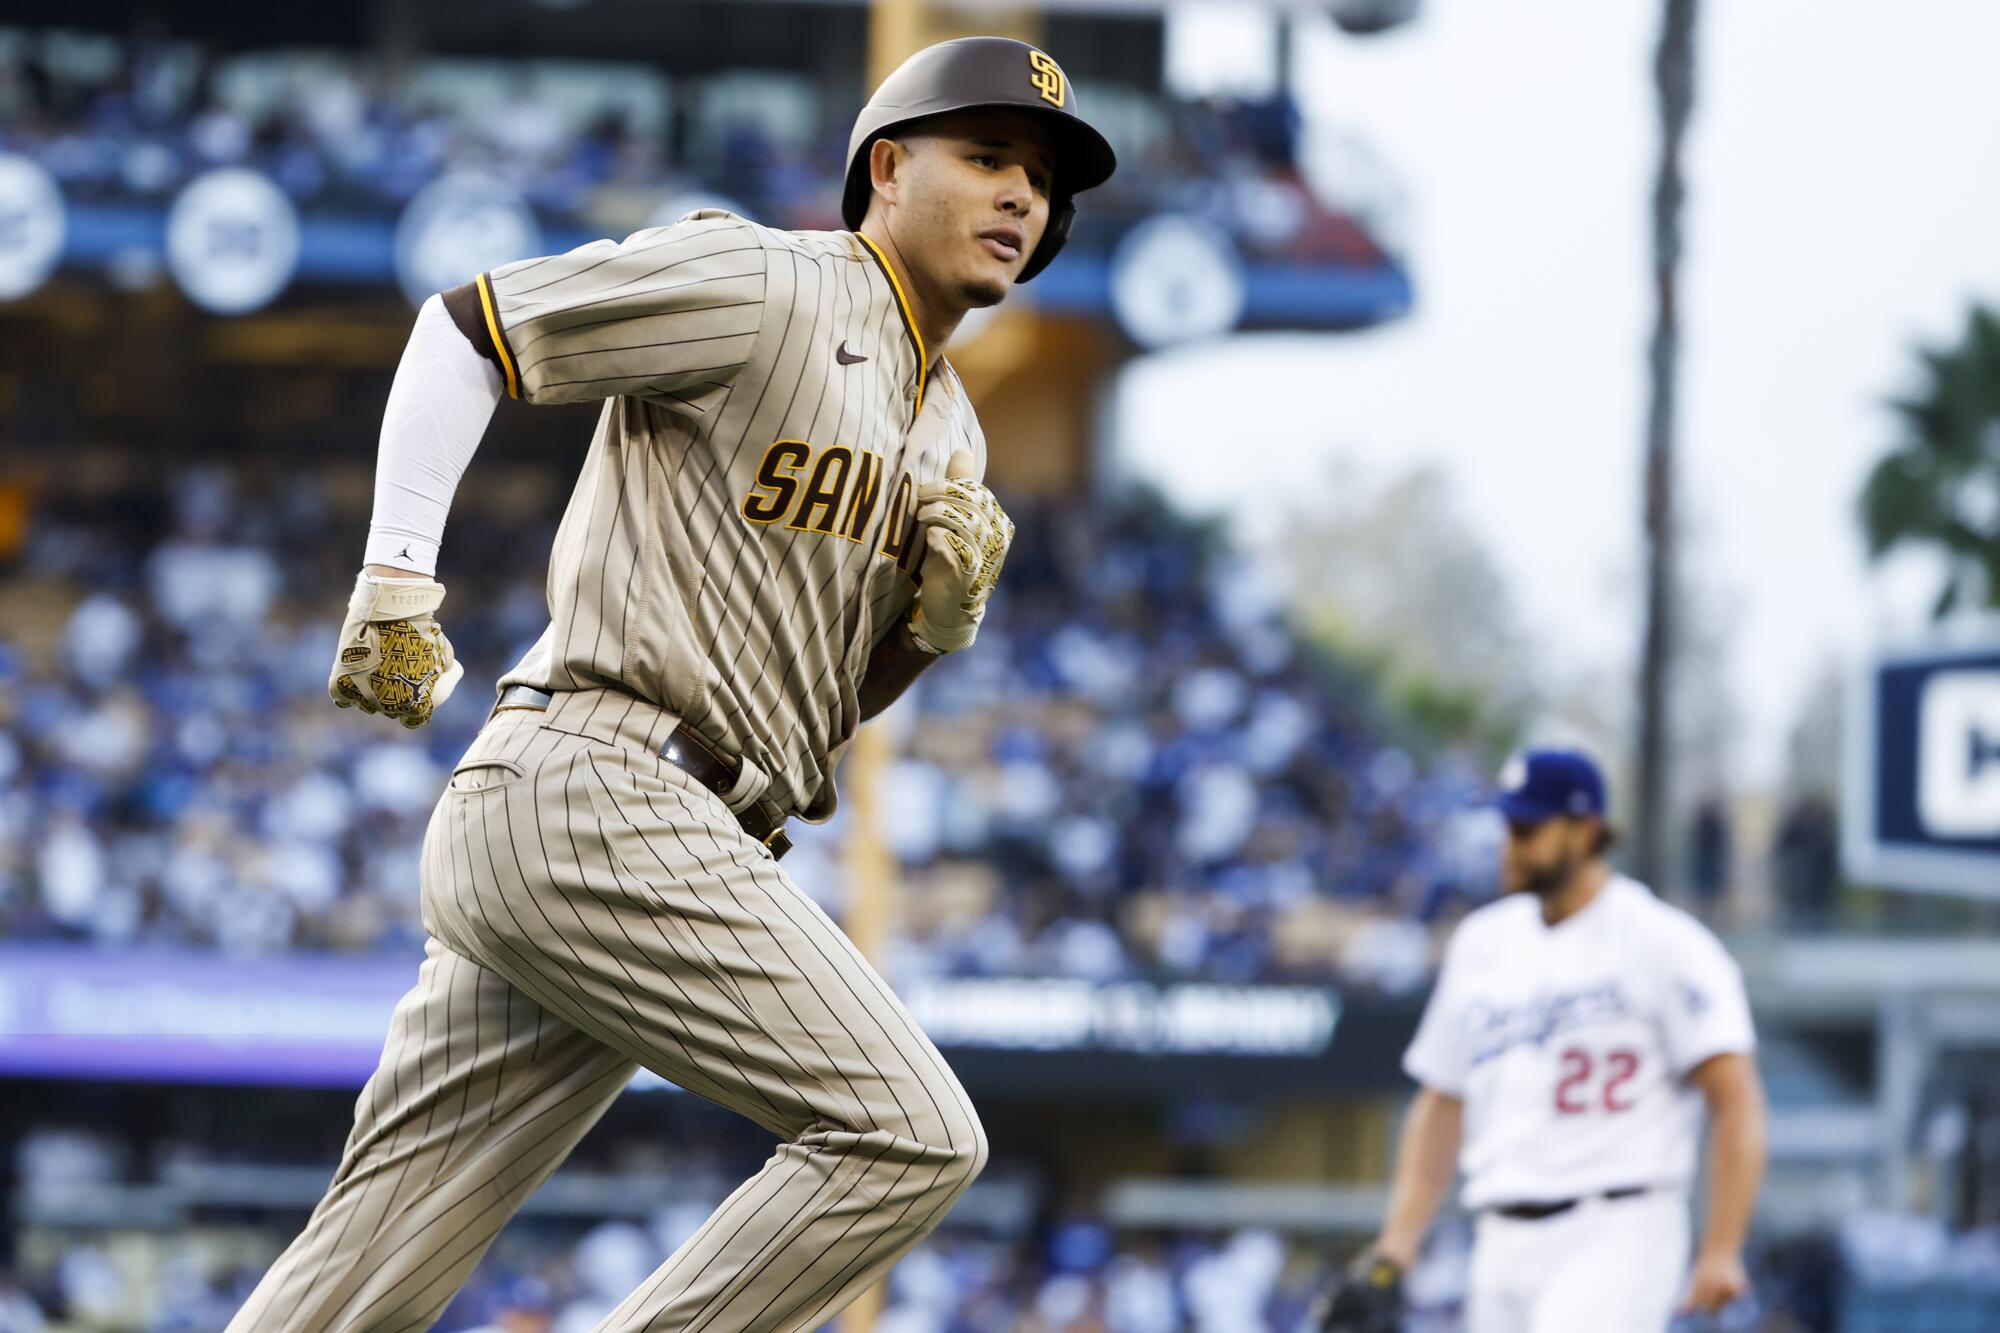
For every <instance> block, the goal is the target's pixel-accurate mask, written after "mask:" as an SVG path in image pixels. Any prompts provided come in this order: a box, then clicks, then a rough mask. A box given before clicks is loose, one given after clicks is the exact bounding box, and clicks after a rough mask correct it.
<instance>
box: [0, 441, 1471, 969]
mask: <svg viewBox="0 0 2000 1333" xmlns="http://www.w3.org/2000/svg"><path fill="white" fill-rule="evenodd" d="M475 471H476V470H475ZM473 489H474V488H471V487H468V496H467V497H463V498H462V500H461V505H460V508H459V510H458V511H457V512H455V515H454V519H453V523H452V528H451V532H450V535H449V537H448V539H447V547H446V553H445V557H444V562H443V567H442V569H441V571H440V572H441V577H442V578H443V579H444V581H445V582H446V584H447V586H448V587H449V588H450V589H451V595H450V599H449V600H448V601H447V603H446V606H445V610H444V617H443V618H444V624H445V625H446V627H447V628H448V630H449V631H450V633H451V635H452V637H453V641H454V643H455V644H456V645H457V647H458V649H459V651H460V654H461V657H462V658H463V659H464V660H465V661H466V662H467V664H468V683H467V684H466V685H465V686H464V687H462V690H461V693H460V694H458V695H457V696H456V697H454V698H453V699H452V700H451V702H450V703H448V704H447V705H446V706H445V707H444V708H443V709H441V710H440V712H439V715H438V717H437V719H436V720H434V722H433V723H432V724H431V725H430V726H429V727H427V728H425V729H423V730H422V731H419V732H411V731H406V730H404V729H402V728H399V727H395V726H393V725H390V724H388V723H386V722H383V721H381V720H379V719H370V718H366V717H363V716H360V715H358V714H354V713H347V712H341V711H339V710H336V709H334V708H332V707H331V706H330V705H329V704H328V702H327V700H326V696H325V680H326V671H327V663H328V661H329V656H328V654H329V645H330V643H331V641H332V638H333V636H334V634H335V632H336V630H337V619H336V618H337V616H338V613H339V610H340V608H341V606H342V605H343V604H344V596H345V590H346V586H347V584H348V583H349V582H350V581H351V579H352V569H353V564H352V561H353V560H354V558H355V553H354V551H353V549H352V548H353V546H354V544H355V542H356V541H357V540H358V537H357V534H358V533H359V532H360V531H361V526H362V524H361V520H360V519H359V518H358V517H356V516H354V515H353V514H351V513H347V512H346V511H345V510H343V509H341V508H340V506H339V505H338V504H336V503H335V502H334V501H333V500H331V499H330V498H329V497H330V496H332V495H335V494H337V493H339V491H340V488H339V486H337V485H335V484H333V483H331V482H329V481H328V480H327V479H326V478H323V477H320V476H317V475H315V474H314V473H313V472H311V471H310V470H305V471H292V472H282V473H273V474H271V475H269V476H268V477H266V478H264V479H263V480H256V479H253V478H252V477H250V476H249V475H248V474H247V473H242V472H232V471H230V470H228V469H225V468H220V467H211V468H189V469H188V470H186V471H184V472H183V473H181V474H180V476H179V477H178V479H177V480H176V481H175V483H174V484H173V488H172V490H171V492H170V493H169V494H166V495H162V494H161V493H160V491H159V490H158V488H157V483H156V482H155V481H154V480H153V479H151V478H144V479H140V480H139V481H137V482H136V483H135V485H134V487H133V489H131V490H129V491H121V492H118V493H116V494H107V495H100V496H97V497H95V498H92V499H90V500H87V501H86V500H83V499H81V498H75V497H72V498H70V499H64V498H63V497H60V496H55V495H50V496H45V497H43V499H42V501H41V502H40V503H39V504H38V507H37V511H36V514H35V518H34V521H33V524H32V527H31V529H30V532H29V534H28V536H27V538H26V543H25V545H24V546H23V548H22V549H21V551H20V552H19V553H18V556H17V559H18V560H19V562H20V563H21V565H22V566H24V567H25V568H26V569H30V570H33V571H36V578H35V580H32V581H30V580H23V581H22V585H21V586H26V585H27V583H29V582H37V583H39V584H40V585H41V586H43V587H45V588H50V589H54V590H56V591H54V592H52V593H51V600H52V601H53V603H54V610H53V611H52V612H51V613H50V614H49V615H48V618H47V626H46V631H45V632H44V633H42V634H41V635H40V636H39V637H38V638H36V639H33V640H31V639H30V638H29V637H28V635H27V626H28V625H29V624H30V623H31V621H32V617H31V616H29V615H27V613H25V612H24V613H22V614H21V615H20V616H19V617H17V623H16V632H15V634H14V636H13V637H12V638H11V639H10V640H9V641H8V642H7V643H6V644H5V646H4V647H0V834H4V836H0V935H4V936H5V937H7V938H12V939H24V938H27V939H33V938H70V939H81V940H88V941H92V942H96V943H101V944H104V945H121V944H133V943H145V944H165V945H181V946H191V947H197V948H216V949H220V950H223V951H227V952H230V953H234V954H258V953H268V952H273V951H282V950H287V949H320V950H338V951H353V950H371V949H396V948H414V947H415V946H416V945H417V944H418V942H419V941H420V940H421V931H422V928H421V924H420V921H419V919H418V915H417V893H416V886H417V862H418V852H419V848H420V845H421V840H422V837H423V832H424V827H425V824H426V821H427V819H428V816H429V811H430V808H431V805H432V803H433V801H434V800H435V797H436V793H437V792H438V790H439V788H440V787H441V786H442V784H443V781H444V779H445V776H446V774H447V773H448V772H449V767H450V765H451V764H452V763H453V762H454V761H455V759H456V757H457V755H458V754H459V753H460V752H461V751H462V749H463V747H464V746H465V745H466V744H467V743H468V741H469V739H470V737H471V736H472V734H473V733H474V732H475V731H476V729H477V728H478V726H479V724H480V723H481V721H482V720H483V718H484V713H485V709H486V707H487V706H488V704H489V703H490V700H491V694H490V690H491V687H492V683H493V682H494V681H495V680H496V679H497V677H498V675H499V673H500V672H501V671H502V670H503V669H504V668H505V667H506V666H507V665H508V664H509V663H511V661H512V660H513V659H514V657H515V656H516V655H517V654H518V653H519V651H520V650H521V649H522V648H523V647H524V646H525V645H526V644H527V643H529V642H531V641H532V640H533V638H534V637H535V636H536V635H537V634H539V632H540V631H541V628H542V626H543V625H544V624H545V623H546V613H545V610H544V607H543V602H542V590H541V579H542V572H543V565H542V560H543V555H544V553H545V552H546V550H547V547H548V540H547V539H548V536H549V534H550V532H551V531H552V529H551V527H550V526H548V525H549V524H550V523H552V519H551V518H549V517H546V516H544V517H540V518H534V519H523V518H521V517H519V516H508V517H505V518H503V517H501V516H500V515H499V514H497V513H494V512H482V510H481V508H480V502H479V500H478V499H477V498H476V496H475V495H473V494H471V492H472V491H473ZM336 515H344V516H342V517H336ZM1020 516H1021V520H1022V535H1021V537H1020V539H1019V540H1018V542H1017V544H1016V548H1015V554H1014V556H1013V558H1012V559H1011V560H1010V562H1009V568H1008V571H1007V574H1006V576H1005V578H1004V579H1003V580H1002V593H1001V596H1000V598H999V599H998V600H997V602H996V604H995V607H994V608H993V610H992V613H991V615H990V617H989V620H988V622H987V626H986V628H985V630H984V631H983V633H982V635H981V640H980V643H979V645H978V646H977V649H976V650H975V651H973V652H970V653H968V654H966V655H965V656H964V657H963V658H962V659H958V660H954V661H951V662H948V663H945V664H943V665H941V666H940V667H939V668H938V669H936V670H934V671H932V672H931V673H929V674H928V675H927V676H926V677H925V678H924V679H923V680H921V681H920V682H919V684H918V687H917V689H916V690H915V691H914V692H913V694H912V696H911V698H910V699H908V700H906V701H905V702H904V703H903V704H901V705H899V706H898V708H897V709H896V710H893V711H892V713H891V714H890V716H889V717H888V718H887V719H885V721H884V723H883V725H888V726H892V727H896V728H899V729H900V730H902V732H903V733H904V735H903V737H902V744H901V745H900V746H899V747H898V749H899V750H900V752H901V753H902V756H903V757H902V758H901V759H899V760H898V761H896V762H894V763H893V764H892V765H890V766H889V767H888V769H887V770H886V772H885V774H884V777H883V781H884V783H885V791H884V803H885V805H886V806H887V808H889V809H891V810H893V811H894V818H893V819H891V820H887V821H884V823H885V824H886V825H887V827H885V828H884V829H883V833H884V835H885V837H886V838H887V839H888V841H889V844H890V849H891V850H892V851H893V853H894V854H895V855H896V856H897V858H898V859H899V860H900V862H901V864H902V866H903V868H904V879H905V883H906V887H907V890H908V891H907V892H905V893H904V894H903V895H902V898H901V903H902V907H903V912H902V919H903V923H904V925H903V932H902V936H901V940H900V943H899V944H898V945H897V946H896V949H895V952H894V955H893V956H892V958H891V959H890V962H889V971H890V972H891V973H892V975H896V976H900V977H905V978H907V977H909V976H912V975H918V974H924V973H931V974H936V973H949V974H960V975H966V974H975V975H1013V974H1041V975H1055V976H1069V977H1081V978H1091V979H1113V978H1123V977H1151V978H1161V979H1173V978H1206V979H1214V980H1225V981H1239V982H1243V981H1256V980H1272V979H1282V978H1293V979H1302V980H1324V979H1330V978H1333V977H1336V976H1337V977H1339V978H1341V979H1343V980H1346V981H1349V982H1353V983H1359V984H1372V985H1376V986H1380V987H1384V988H1387V989H1390V990H1396V991H1405V990H1412V989H1414V988H1417V987H1419V986H1421V985H1422V984H1423V982H1424V981H1425V980H1426V979H1427V977H1428V975H1429V971H1430V968H1431V965H1432V962H1433V929H1432V927H1433V923H1438V922H1441V921H1444V920H1447V919H1449V918H1450V917H1451V916H1453V915H1454V914H1455V913H1456V911H1458V910H1459V909H1460V908H1462V907H1463V906H1464V905H1465V904H1467V903H1469V902H1472V901H1476V900H1478V899H1480V898H1482V897H1484V896H1485V895H1486V894H1488V893H1489V892H1490V891H1491V887H1492V886H1491V880H1492V875H1493V871H1494V866H1495V858H1496V850H1495V846H1494V844H1493V841H1492V839H1493V838H1494V837H1495V836H1496V834H1497V830H1496V827H1495V826H1494V824H1493V823H1492V821H1491V819H1490V816H1487V815H1482V814H1481V813H1480V812H1478V811H1477V810H1475V809H1474V808H1473V803H1474V801H1475V799H1476V797H1477V795H1478V792H1479V790H1480V777H1479V774H1478V769H1477V766H1476V765H1475V764H1474V763H1473V761H1472V760H1471V759H1470V758H1469V757H1465V756H1457V755H1454V754H1452V753H1450V752H1446V753H1444V754H1443V755H1441V756H1439V757H1437V758H1435V759H1433V760H1430V761H1429V762H1427V763H1419V762H1418V761H1417V760H1415V759H1413V758H1412V756H1411V754H1410V753H1409V752H1406V751H1405V750H1404V749H1402V748H1399V747H1398V746H1397V745H1395V744H1393V743H1391V742H1390V741H1388V740H1387V739H1386V736H1387V734H1388V732H1387V724H1386V723H1385V722H1383V721H1382V720H1380V719H1375V718H1371V717H1370V716H1369V714H1368V711H1367V704H1366V701H1367V700H1368V699H1369V698H1370V697H1371V696H1370V693H1369V692H1368V691H1367V690H1366V689H1365V688H1363V687H1362V685H1361V684H1360V683H1359V682H1358V681H1345V682H1344V681H1343V680H1342V679H1341V678H1340V677H1339V676H1338V675H1337V674H1335V673H1334V672H1333V670H1332V669H1331V668H1329V667H1325V666H1322V665H1319V664H1315V663H1314V662H1312V661H1310V660H1309V659H1308V657H1307V655H1306V654H1305V653H1303V652H1302V651H1301V649H1300V647H1299V645H1298V644H1297V643H1296V642H1295V640H1294V639H1293V638H1292V636H1291V635H1290V634H1289V633H1288V632H1287V631H1286V629H1285V627H1284V622H1283V619H1282V616H1281V614H1280V610H1279V608H1278V606H1277V605H1276V599H1275V596H1274V594H1273V592H1272V590H1271V589H1270V588H1269V587H1268V586H1265V585H1264V584H1263V583H1262V582H1260V580H1259V576H1258V575H1257V573H1256V571H1255V570H1254V568H1252V567H1251V566H1248V565H1245V564H1241V563H1239V562H1237V561H1236V560H1234V559H1233V558H1232V557H1230V556H1229V555H1228V554H1227V552H1226V550H1225V549H1224V548H1222V547H1221V546H1220V545H1219V544H1217V543H1213V542H1211V541H1209V540H1207V539H1205V538H1204V537H1203V536H1202V534H1200V533H1199V532H1197V531H1195V530H1194V529H1191V528H1189V527H1188V526H1187V525H1186V524H1184V523H1182V522H1181V521H1179V520H1177V519H1176V518H1174V517H1173V516H1172V515H1170V514H1169V513H1167V512H1166V511H1164V510H1163V509H1161V508H1159V507H1158V506H1157V505H1154V504H1152V503H1149V502H1147V501H1144V500H1139V499H1135V500H1128V501H1125V502H1123V503H1121V504H1119V505H1117V506H1115V507H1113V508H1112V509H1110V510H1108V511H1107V510H1106V509H1104V508H1103V507H1102V506H1099V507H1096V508H1094V509H1093V510H1092V511H1091V512H1090V514H1089V515H1088V516H1087V515H1086V514H1085V512H1084V511H1083V510H1082V509H1081V508H1077V507H1071V506H1061V505H1059V506H1055V507H1052V508H1046V509H1039V510H1036V509H1026V508H1024V509H1023V510H1022V512H1021V515H1020ZM79 594H80V595H79ZM17 595H19V594H17ZM844 818H845V816H842V817H837V818H836V819H835V821H834V822H833V823H832V824H831V825H828V826H826V827H825V828H823V829H803V830H802V831H801V839H800V841H801V846H800V847H799V849H798V850H796V851H795V852H794V853H793V856H794V858H796V859H794V860H791V861H788V863H787V865H788V868H790V869H793V870H794V871H795V874H796V877H797V879H798V880H799V882H800V883H801V884H803V885H805V886H806V887H807V888H808V889H809V890H810V891H813V892H815V893H817V894H822V895H824V896H825V901H826V902H827V905H828V906H829V907H830V908H831V909H832V910H834V911H835V912H836V913H838V911H839V910H840V907H841V902H840V886H841V883H842V879H843V872H842V866H841V864H840V861H839V853H840V846H841V839H842V838H843V837H844V835H845V831H846V830H845V828H844V826H843V820H844ZM795 827H798V826H797V825H796V824H795Z"/></svg>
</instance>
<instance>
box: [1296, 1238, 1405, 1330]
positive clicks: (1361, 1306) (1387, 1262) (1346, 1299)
mask: <svg viewBox="0 0 2000 1333" xmlns="http://www.w3.org/2000/svg"><path fill="white" fill-rule="evenodd" d="M1310 1327H1311V1328H1312V1329H1313V1330H1314V1333H1399V1330H1400V1329H1401V1328H1402V1327H1403V1266H1402V1265H1401V1264H1398V1263H1396V1262H1395V1261H1394V1260H1391V1259H1385V1258H1383V1257H1382V1256H1381V1255H1380V1254H1377V1253H1376V1252H1375V1251H1374V1250H1373V1249H1372V1248H1371V1249H1366V1250H1363V1251H1362V1252H1361V1253H1360V1254H1359V1255H1357V1256H1356V1257H1355V1260H1354V1262H1353V1263H1351V1264H1349V1265H1348V1266H1347V1271H1346V1272H1345V1273H1343V1274H1341V1275H1340V1276H1339V1277H1338V1278H1336V1279H1334V1281H1333V1283H1332V1284H1331V1285H1330V1286H1328V1287H1327V1289H1326V1291H1325V1292H1324V1293H1323V1294H1322V1295H1321V1296H1320V1299H1319V1303H1318V1304H1317V1305H1316V1306H1314V1309H1313V1319H1312V1323H1311V1325H1310Z"/></svg>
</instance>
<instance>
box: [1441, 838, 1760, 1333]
mask: <svg viewBox="0 0 2000 1333" xmlns="http://www.w3.org/2000/svg"><path fill="white" fill-rule="evenodd" d="M1754 1045H1755V1037H1754V1035H1753V1033H1752V1030H1751V1023H1750V1006H1749V1002H1748V1000H1747V999H1746V998H1745V996H1744V993H1743V978H1742V974H1741V973H1740V972H1739V971H1738V970H1737V967H1736V964H1735V962H1734V961H1733V960H1731V958H1730V957H1729V955H1728V954H1727V953H1726V952H1724V951H1723V948H1722V945H1721V944H1720V943H1719V942H1718V941H1717V940H1716V938H1715V936H1713V935H1712V934H1710V933H1709V931H1708V930H1707V929H1706V928H1705V927H1703V926H1702V925H1701V924H1700V923H1699V922H1697V921H1696V920H1695V919H1694V918H1693V917H1691V916H1689V915H1687V914H1686V913H1685V912H1682V911H1680V910H1679V909H1677V908H1674V907H1671V906H1669V905H1667V904H1666V903H1663V902H1661V901H1660V900H1659V899H1658V898H1656V897H1654V896H1653V894H1652V893H1651V891H1649V890H1648V889H1647V888H1646V887H1645V886H1644V885H1642V884H1639V883H1637V882H1636V881H1633V880H1630V879H1626V878H1624V877H1623V876H1616V875H1614V876H1613V877H1612V878H1611V880H1610V881H1609V882H1608V883H1606V884H1605V886H1604V887H1603V889H1602V890H1600V891H1599V893H1598V895H1597V896H1596V897H1595V898H1593V899H1592V900H1591V901H1590V903H1589V904H1588V905H1586V906H1585V907H1584V908H1583V909H1582V910H1581V911H1579V912H1577V913H1575V914H1574V915H1572V916H1570V917H1568V918H1566V919H1564V920H1563V921H1561V922H1559V923H1557V924H1556V925H1554V926H1550V925H1548V924H1546V923H1545V922H1544V921H1543V920H1542V914H1541V903H1540V901H1539V900H1538V899H1537V898H1536V897H1535V896H1534V895H1533V894H1529V893H1517V894H1511V895H1509V896H1508V897H1505V898H1502V899H1501V900H1500V901H1499V902H1496V903H1492V904H1489V905H1488V906H1486V907H1483V908H1481V909H1480V910H1478V911H1476V912H1474V913H1473V914H1472V915H1471V916H1469V917H1467V918H1466V920H1465V922H1464V923H1463V924H1462V925H1461V926H1460V927H1459V928H1458V931H1457V933H1456V934H1455V935H1454V936H1453V938H1452V941H1451V945H1450V947H1449V949H1448V950H1447V951H1446V954H1445V962H1444V968H1443V971H1442V973H1441V974H1440V976H1439V978H1438V984H1437V988H1436V989H1435V990H1434V991H1433V993H1432V995H1431V999H1430V1003H1429V1005H1428V1006H1427V1007H1426V1008H1425V1010H1424V1017H1423V1022H1422V1023H1421V1024H1420V1025H1419V1027H1418V1029H1417V1035H1416V1039H1415V1040H1414V1041H1413V1042H1411V1044H1410V1049H1409V1050H1408V1052H1407V1053H1405V1055H1404V1057H1403V1068H1404V1069H1405V1071H1407V1072H1408V1073H1409V1075H1410V1077H1412V1078H1414V1079H1416V1080H1417V1081H1418V1082H1419V1083H1421V1084H1423V1085H1424V1086H1425V1087H1427V1088H1430V1089H1433V1090H1435V1091H1437V1092H1440V1093H1444V1094H1446V1095H1448V1096H1451V1097H1455V1098H1457V1099H1459V1100H1460V1101H1461V1102H1462V1103H1463V1104H1464V1138H1463V1143H1462V1146H1461V1149H1460V1154H1459V1165H1460V1167H1461V1169H1462V1170H1463V1171H1464V1174H1465V1189H1464V1193H1463V1195H1462V1196H1461V1197H1462V1202H1463V1203H1464V1205H1465V1207H1466V1208H1467V1210H1469V1211H1472V1212H1476V1213H1477V1214H1478V1215H1479V1218H1478V1223H1477V1228H1476V1232H1475V1241H1474V1249H1473V1261H1472V1284H1471V1296H1470V1304H1469V1311H1468V1318H1467V1325H1468V1328H1469V1329H1470V1333H1653V1331H1654V1330H1660V1329H1664V1328H1666V1326H1667V1324H1668V1323H1669V1321H1670V1320H1671V1318H1672V1312H1673V1306H1674V1303H1675V1301H1676V1299H1677V1298H1678V1297H1679V1295H1680V1291H1681V1287H1682V1284H1683V1282H1684V1279H1685V1274H1686V1271H1687V1264H1688V1249H1689V1241H1688V1204H1687V1191H1688V1185H1689V1183H1690V1181H1691V1180H1692V1179H1693V1176H1694V1169H1695V1151H1696V1140H1697V1139H1698V1137H1699V1134H1700V1129H1701V1118H1702V1099H1701V1094H1700V1092H1699V1091H1698V1090H1697V1089H1696V1088H1695V1087H1694V1086H1693V1085H1692V1084H1690V1083H1689V1082H1688V1081H1687V1076H1688V1074H1689V1073H1690V1072H1691V1071H1692V1070H1693V1069H1694V1068H1695V1067H1696V1066H1698V1065H1700V1064H1701V1063H1702V1062H1703V1061H1705V1060H1708V1059H1710V1058H1711V1057H1713V1056H1717V1055H1722V1054H1726V1053H1729V1052H1742V1053H1746V1054H1747V1053H1749V1052H1750V1051H1751V1050H1752V1049H1753V1047H1754Z"/></svg>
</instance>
